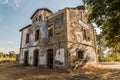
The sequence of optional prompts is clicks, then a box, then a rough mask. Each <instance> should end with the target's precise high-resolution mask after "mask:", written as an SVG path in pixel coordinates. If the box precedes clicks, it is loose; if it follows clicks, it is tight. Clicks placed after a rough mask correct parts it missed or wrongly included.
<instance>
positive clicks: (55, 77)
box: [0, 63, 120, 80]
mask: <svg viewBox="0 0 120 80" xmlns="http://www.w3.org/2000/svg"><path fill="white" fill-rule="evenodd" d="M0 80H120V69H111V68H108V69H107V68H102V67H100V68H95V67H91V68H90V67H89V68H88V67H87V68H80V69H78V70H77V71H73V72H72V71H63V70H45V69H40V68H39V67H37V68H36V67H23V66H20V65H17V64H15V63H7V64H0Z"/></svg>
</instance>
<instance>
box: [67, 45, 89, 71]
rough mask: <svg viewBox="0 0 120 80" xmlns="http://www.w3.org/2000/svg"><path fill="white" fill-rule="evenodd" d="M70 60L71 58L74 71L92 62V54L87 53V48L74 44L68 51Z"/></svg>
mask: <svg viewBox="0 0 120 80" xmlns="http://www.w3.org/2000/svg"><path fill="white" fill-rule="evenodd" d="M68 58H70V60H71V61H70V63H71V67H72V69H73V70H76V69H78V67H83V66H85V65H86V63H88V62H89V61H90V54H89V53H88V52H87V46H83V45H82V46H81V45H79V44H72V45H71V47H70V48H69V49H68Z"/></svg>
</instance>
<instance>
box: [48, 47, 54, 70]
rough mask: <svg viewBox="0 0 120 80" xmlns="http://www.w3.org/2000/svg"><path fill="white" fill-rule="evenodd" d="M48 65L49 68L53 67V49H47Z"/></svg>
mask: <svg viewBox="0 0 120 80" xmlns="http://www.w3.org/2000/svg"><path fill="white" fill-rule="evenodd" d="M47 66H48V68H49V69H53V49H48V50H47Z"/></svg>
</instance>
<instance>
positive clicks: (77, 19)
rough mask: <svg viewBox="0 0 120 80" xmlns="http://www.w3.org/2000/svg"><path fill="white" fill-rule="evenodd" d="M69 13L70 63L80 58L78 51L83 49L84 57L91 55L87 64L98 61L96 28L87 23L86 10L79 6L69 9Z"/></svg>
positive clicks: (72, 63)
mask: <svg viewBox="0 0 120 80" xmlns="http://www.w3.org/2000/svg"><path fill="white" fill-rule="evenodd" d="M67 14H68V16H67V20H68V22H67V23H68V24H67V35H68V36H67V38H68V41H69V42H68V65H70V66H71V65H75V62H76V61H78V60H79V59H78V54H77V53H78V51H83V59H85V57H86V56H89V57H90V59H89V61H88V62H87V63H86V64H88V63H96V59H97V58H96V45H95V37H94V36H95V35H94V29H93V27H92V26H91V24H88V23H87V19H86V16H85V13H84V11H83V10H78V9H77V8H76V9H67ZM84 30H85V31H86V33H84ZM85 34H86V35H85ZM85 37H86V39H85Z"/></svg>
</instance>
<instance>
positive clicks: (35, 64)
mask: <svg viewBox="0 0 120 80" xmlns="http://www.w3.org/2000/svg"><path fill="white" fill-rule="evenodd" d="M38 57H39V51H38V50H35V51H34V59H33V66H38Z"/></svg>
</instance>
